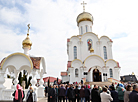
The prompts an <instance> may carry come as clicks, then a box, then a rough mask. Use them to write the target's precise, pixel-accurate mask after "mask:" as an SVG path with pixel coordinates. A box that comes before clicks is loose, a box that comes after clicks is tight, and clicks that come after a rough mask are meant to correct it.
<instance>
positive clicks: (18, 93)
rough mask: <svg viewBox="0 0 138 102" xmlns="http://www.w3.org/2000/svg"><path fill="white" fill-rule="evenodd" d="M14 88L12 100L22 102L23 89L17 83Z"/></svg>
mask: <svg viewBox="0 0 138 102" xmlns="http://www.w3.org/2000/svg"><path fill="white" fill-rule="evenodd" d="M16 88H17V89H16V90H15V91H14V93H13V94H12V95H13V96H14V99H13V102H23V99H24V96H25V95H24V92H23V89H22V87H21V86H20V85H19V84H17V86H16Z"/></svg>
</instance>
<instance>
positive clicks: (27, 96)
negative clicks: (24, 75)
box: [26, 90, 37, 102]
mask: <svg viewBox="0 0 138 102" xmlns="http://www.w3.org/2000/svg"><path fill="white" fill-rule="evenodd" d="M29 95H30V90H29V91H28V92H27V95H26V101H27V100H28V98H29ZM32 98H33V102H37V97H36V93H35V92H32Z"/></svg>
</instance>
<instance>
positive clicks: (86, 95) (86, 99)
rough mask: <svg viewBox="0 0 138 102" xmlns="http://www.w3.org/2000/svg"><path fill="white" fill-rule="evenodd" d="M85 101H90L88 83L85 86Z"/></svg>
mask: <svg viewBox="0 0 138 102" xmlns="http://www.w3.org/2000/svg"><path fill="white" fill-rule="evenodd" d="M85 102H90V90H89V89H88V85H86V88H85Z"/></svg>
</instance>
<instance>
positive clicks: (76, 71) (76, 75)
mask: <svg viewBox="0 0 138 102" xmlns="http://www.w3.org/2000/svg"><path fill="white" fill-rule="evenodd" d="M78 75H79V70H78V69H77V68H76V69H75V77H78Z"/></svg>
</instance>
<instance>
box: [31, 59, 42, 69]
mask: <svg viewBox="0 0 138 102" xmlns="http://www.w3.org/2000/svg"><path fill="white" fill-rule="evenodd" d="M30 59H31V60H32V63H33V69H40V61H41V57H30Z"/></svg>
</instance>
